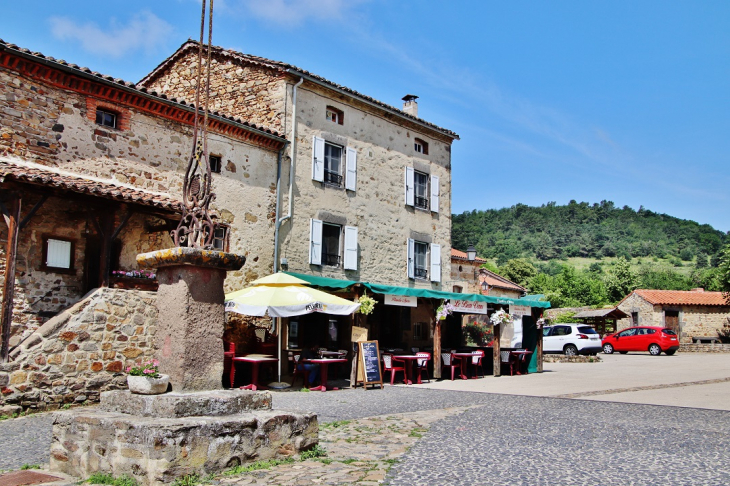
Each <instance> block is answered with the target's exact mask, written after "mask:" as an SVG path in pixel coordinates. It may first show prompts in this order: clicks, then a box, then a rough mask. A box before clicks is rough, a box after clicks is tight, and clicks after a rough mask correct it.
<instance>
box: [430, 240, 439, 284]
mask: <svg viewBox="0 0 730 486" xmlns="http://www.w3.org/2000/svg"><path fill="white" fill-rule="evenodd" d="M440 281H441V245H437V244H436V243H431V282H440Z"/></svg>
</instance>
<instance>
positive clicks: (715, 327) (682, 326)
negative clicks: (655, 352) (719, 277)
mask: <svg viewBox="0 0 730 486" xmlns="http://www.w3.org/2000/svg"><path fill="white" fill-rule="evenodd" d="M618 308H619V309H620V310H622V311H624V312H625V313H627V314H628V315H629V317H627V318H625V319H621V320H619V321H618V330H621V329H625V328H627V327H631V326H637V325H646V326H664V327H669V328H671V329H674V331H675V332H676V333H677V334H678V335H679V336H680V341H681V342H683V343H691V342H693V341H699V340H706V339H711V338H714V339H717V336H718V331H719V330H720V329H722V327H723V326H724V325H727V324H730V303H728V302H727V300H726V299H725V296H723V294H722V292H706V291H705V290H704V289H700V288H698V289H693V290H690V291H685V290H649V289H637V290H634V291H633V292H631V293H630V294H629V295H627V296H626V297H625V298H624V299H623V300H622V301H621V302H620V303H619V305H618Z"/></svg>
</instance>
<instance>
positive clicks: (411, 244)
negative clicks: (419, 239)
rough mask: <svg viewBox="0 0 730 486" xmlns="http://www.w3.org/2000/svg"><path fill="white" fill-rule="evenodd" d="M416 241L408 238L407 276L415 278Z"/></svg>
mask: <svg viewBox="0 0 730 486" xmlns="http://www.w3.org/2000/svg"><path fill="white" fill-rule="evenodd" d="M415 247H416V242H415V241H414V240H412V239H410V238H408V278H416V272H415V270H414V269H415V267H416V261H415V257H416V255H415V251H416V249H415Z"/></svg>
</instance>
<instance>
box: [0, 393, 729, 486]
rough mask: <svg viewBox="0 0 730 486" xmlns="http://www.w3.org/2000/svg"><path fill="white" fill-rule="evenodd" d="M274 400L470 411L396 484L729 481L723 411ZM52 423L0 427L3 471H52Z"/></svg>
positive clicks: (489, 401) (332, 396) (591, 404)
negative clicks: (28, 467) (35, 467)
mask: <svg viewBox="0 0 730 486" xmlns="http://www.w3.org/2000/svg"><path fill="white" fill-rule="evenodd" d="M272 395H273V405H274V408H277V409H290V410H306V411H315V412H316V413H317V414H318V415H319V418H320V421H322V422H333V421H339V420H351V419H359V418H364V417H374V416H385V415H388V414H398V413H412V412H419V411H428V410H441V409H445V408H452V409H453V408H455V407H471V408H468V409H467V410H465V411H463V412H461V411H460V412H459V413H451V414H447V415H445V416H444V417H443V418H441V417H439V419H438V420H436V421H435V422H433V423H432V424H431V427H430V429H429V431H428V432H426V433H425V434H424V436H423V437H422V438H420V439H418V440H417V441H416V442H415V444H413V445H412V446H411V448H410V449H409V450H408V451H407V452H406V453H405V455H404V456H402V458H401V460H399V461H398V462H397V463H396V464H395V465H394V466H393V467H392V468H391V469H390V471H389V472H388V473H387V475H386V477H385V482H386V483H387V484H391V485H403V484H408V485H433V484H457V485H459V484H464V485H472V484H474V485H476V484H480V485H481V484H485V485H486V484H493V485H503V484H504V485H507V484H509V485H517V484H524V485H547V484H603V485H625V484H634V485H643V484H673V485H674V484H677V485H685V484H687V485H692V484H698V485H699V484H702V485H720V484H730V468H728V467H727V461H728V457H730V412H727V411H718V410H702V409H694V408H679V407H664V406H655V405H640V404H627V403H612V402H599V401H590V400H574V399H573V400H571V399H560V398H544V397H525V396H515V395H498V394H487V393H471V392H455V391H446V390H432V389H425V388H419V387H386V388H385V389H384V390H379V389H374V390H362V389H358V390H349V389H348V390H339V391H333V392H327V393H321V392H308V393H306V392H273V393H272ZM434 414H435V412H434ZM51 420H52V419H51V415H50V414H39V415H36V416H30V417H25V418H20V419H14V420H6V421H3V422H0V447H2V451H3V453H2V454H0V469H4V470H9V469H17V468H19V467H20V466H22V465H23V464H46V463H47V462H48V448H49V443H50V437H51V433H50V426H51ZM409 445H410V444H409ZM331 484H337V483H331Z"/></svg>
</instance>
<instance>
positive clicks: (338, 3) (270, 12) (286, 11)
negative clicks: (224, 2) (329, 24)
mask: <svg viewBox="0 0 730 486" xmlns="http://www.w3.org/2000/svg"><path fill="white" fill-rule="evenodd" d="M365 1H367V0H240V3H241V5H243V6H244V7H245V8H246V10H247V11H248V12H249V13H250V14H251V15H253V16H254V17H256V18H258V19H261V20H264V21H267V22H270V23H274V24H281V25H287V26H298V25H301V24H303V23H304V22H306V21H307V20H315V21H319V20H336V19H344V18H346V17H347V13H348V12H351V11H352V10H353V9H354V8H355V7H357V6H358V5H359V4H361V3H363V2H365ZM229 3H230V2H229Z"/></svg>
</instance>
